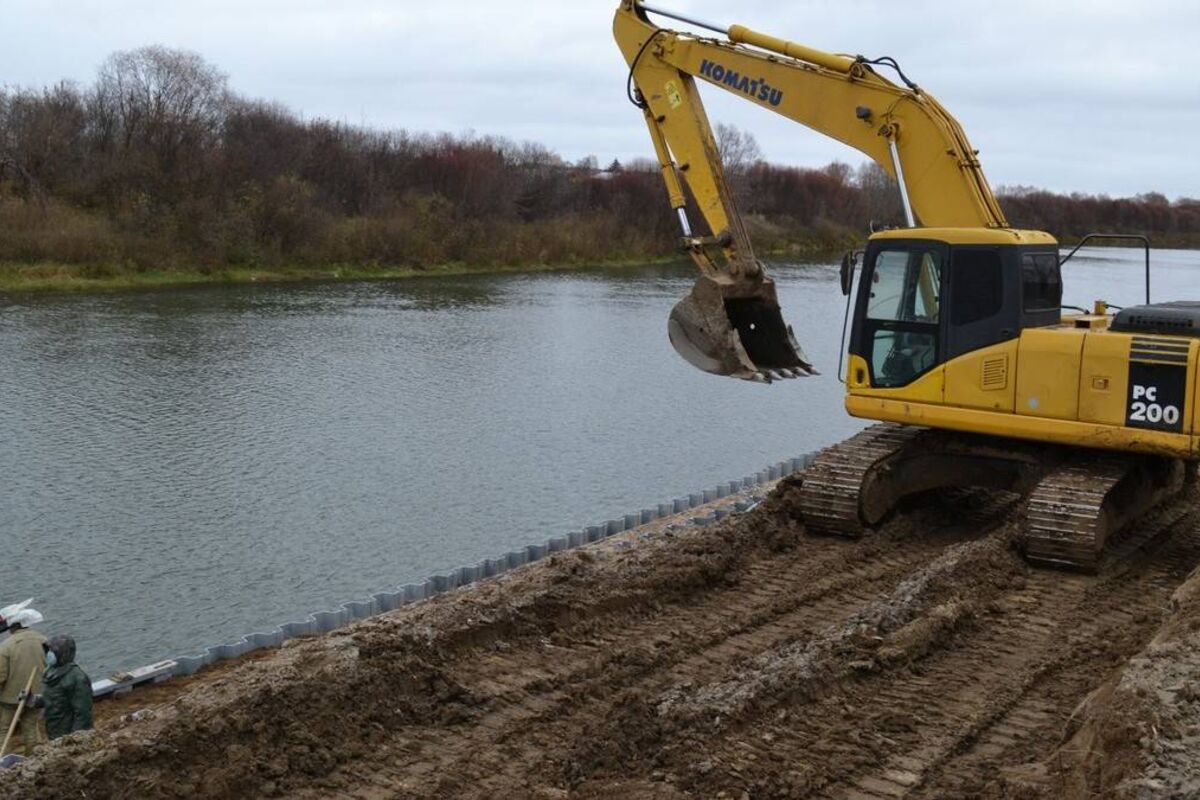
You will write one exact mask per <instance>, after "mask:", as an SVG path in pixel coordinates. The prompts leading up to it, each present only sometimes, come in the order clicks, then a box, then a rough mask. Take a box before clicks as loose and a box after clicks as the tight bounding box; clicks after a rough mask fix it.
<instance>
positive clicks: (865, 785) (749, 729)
mask: <svg viewBox="0 0 1200 800" xmlns="http://www.w3.org/2000/svg"><path fill="white" fill-rule="evenodd" d="M1170 528H1171V530H1172V531H1173V532H1174V536H1172V537H1171V538H1169V539H1166V540H1165V541H1164V540H1163V537H1158V538H1157V539H1156V540H1155V541H1153V542H1151V543H1150V546H1149V548H1148V550H1146V551H1143V552H1135V553H1134V554H1133V556H1132V560H1131V561H1128V562H1117V563H1114V564H1110V565H1109V567H1108V568H1107V569H1106V570H1105V572H1104V573H1103V574H1102V575H1100V576H1098V577H1088V576H1078V575H1070V574H1064V573H1058V572H1045V571H1032V572H1029V573H1028V577H1027V578H1026V579H1025V581H1024V582H1023V585H1021V586H1019V587H1018V588H1016V589H1014V590H1013V591H1011V592H1006V593H1004V594H1003V595H1002V596H1000V597H998V598H995V599H993V600H991V601H989V602H988V603H987V604H986V607H985V608H982V609H980V614H981V616H980V617H979V618H977V619H976V620H975V624H974V625H973V626H972V627H970V628H968V629H967V630H966V631H962V632H959V633H957V634H956V635H953V636H951V637H949V638H948V639H947V640H945V641H943V642H940V643H939V649H938V650H935V651H934V652H931V653H929V654H926V655H925V656H924V657H923V658H922V659H921V660H920V661H919V662H916V663H915V664H914V665H913V668H912V669H910V670H901V671H898V672H890V673H889V672H886V671H884V672H876V673H871V672H867V673H864V674H862V675H861V676H858V677H854V678H851V679H850V680H849V681H848V682H847V684H846V685H844V686H841V687H838V689H837V690H836V691H835V692H834V694H833V695H832V696H830V697H828V698H825V699H823V700H819V701H817V702H815V703H813V704H811V705H809V706H808V707H805V708H802V709H800V711H801V712H802V713H801V714H800V715H799V716H798V719H797V721H795V722H792V723H791V724H787V723H786V722H785V723H783V724H780V723H779V722H777V721H775V720H772V718H771V715H770V714H763V713H760V714H758V715H757V716H755V717H753V718H752V719H751V720H750V721H749V722H748V724H747V725H745V726H742V727H740V728H739V729H737V730H734V731H730V732H728V733H727V734H724V735H723V736H722V741H721V742H720V743H718V744H717V746H715V747H711V746H710V747H709V748H708V751H709V756H710V757H709V759H708V760H707V761H706V762H705V765H706V767H707V770H706V772H707V774H706V775H704V776H694V777H693V778H692V780H689V781H688V782H687V783H686V784H685V785H686V786H687V787H688V788H689V789H691V790H698V789H699V787H700V786H702V785H704V783H707V784H708V785H710V786H711V785H713V783H714V782H716V785H717V786H719V787H720V788H721V789H723V790H725V791H726V792H727V793H729V795H730V796H738V793H739V792H742V791H746V792H748V793H749V794H750V795H751V796H752V797H776V796H778V797H786V796H810V795H811V796H821V797H829V798H851V799H857V800H862V799H863V798H866V799H868V800H878V798H885V799H886V798H899V797H909V796H919V797H929V798H936V797H950V796H982V793H983V792H984V791H985V790H987V789H988V787H993V788H994V787H995V786H996V783H997V781H996V776H997V770H998V766H1000V765H1011V766H1019V765H1021V764H1023V763H1025V762H1027V761H1031V760H1035V759H1038V758H1040V757H1045V756H1046V755H1047V754H1048V753H1049V752H1050V751H1051V750H1052V749H1053V747H1054V745H1055V744H1056V743H1057V742H1058V741H1059V739H1060V738H1061V735H1062V732H1063V727H1064V726H1065V724H1066V722H1067V718H1068V716H1069V714H1070V712H1071V710H1072V709H1073V708H1074V707H1075V704H1076V703H1077V702H1078V701H1079V700H1080V699H1082V697H1083V696H1084V695H1085V694H1086V693H1087V692H1088V691H1089V690H1090V689H1091V688H1092V687H1093V686H1094V685H1095V684H1096V683H1097V682H1099V681H1100V680H1101V679H1102V678H1103V676H1104V675H1105V674H1107V673H1108V672H1109V671H1110V670H1111V669H1112V668H1113V667H1115V666H1116V665H1117V664H1119V663H1120V662H1121V661H1122V660H1123V659H1124V658H1126V657H1128V656H1129V655H1131V654H1132V653H1134V652H1136V651H1137V650H1138V649H1139V648H1140V647H1141V646H1142V645H1143V644H1144V642H1145V641H1146V640H1147V639H1148V638H1149V637H1150V636H1151V635H1152V634H1153V631H1154V629H1155V628H1156V626H1157V623H1158V622H1159V620H1160V619H1161V618H1162V615H1163V614H1164V613H1165V610H1166V607H1167V604H1168V602H1169V598H1170V595H1171V592H1172V591H1173V590H1174V588H1175V587H1176V586H1177V585H1178V584H1179V583H1181V582H1182V581H1183V580H1184V579H1185V578H1186V576H1187V575H1188V573H1189V572H1190V571H1191V569H1193V568H1194V567H1195V566H1196V565H1197V562H1198V561H1200V536H1197V517H1196V516H1195V515H1194V514H1190V515H1188V516H1186V517H1184V518H1183V519H1181V520H1178V521H1176V522H1174V523H1173V524H1171V525H1170ZM770 710H772V709H768V711H770ZM794 710H795V706H792V707H791V708H789V709H787V710H784V711H782V712H781V713H782V714H783V715H788V714H791V713H792V712H793V711H794ZM792 716H797V715H795V714H792ZM814 755H815V756H816V758H814ZM1027 772H1029V770H1027ZM701 777H703V783H702V781H701ZM1032 777H1034V778H1038V777H1040V776H1038V775H1036V774H1034V775H1033V776H1032ZM1045 788H1046V790H1047V791H1048V792H1049V795H1048V796H1054V787H1050V786H1047V787H1045ZM997 796H1000V795H997Z"/></svg>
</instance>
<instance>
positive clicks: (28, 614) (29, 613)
mask: <svg viewBox="0 0 1200 800" xmlns="http://www.w3.org/2000/svg"><path fill="white" fill-rule="evenodd" d="M44 619H45V617H43V616H42V612H40V611H38V610H37V609H36V608H25V607H22V608H21V610H20V611H17V612H16V613H15V614H12V615H10V616H6V617H5V618H4V621H5V622H7V623H8V624H9V625H10V626H12V625H20V626H21V627H24V628H28V627H29V626H30V625H37V624H38V623H39V622H41V621H42V620H44Z"/></svg>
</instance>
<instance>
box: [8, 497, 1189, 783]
mask: <svg viewBox="0 0 1200 800" xmlns="http://www.w3.org/2000/svg"><path fill="white" fill-rule="evenodd" d="M797 495H798V491H797V483H796V481H784V482H782V483H781V484H780V486H779V488H778V489H777V491H776V492H775V493H774V494H773V495H772V496H771V497H770V498H768V500H767V501H765V502H764V503H763V504H762V505H760V506H759V507H758V508H757V509H755V510H754V511H752V512H750V513H748V514H744V515H738V516H735V517H732V518H730V519H729V520H727V521H724V522H722V523H720V524H717V525H713V526H710V527H706V528H688V529H686V530H664V531H662V532H660V533H658V534H656V535H655V536H653V537H650V538H647V539H644V540H642V541H639V542H638V543H637V544H636V545H632V546H618V544H616V543H613V542H608V543H604V544H602V545H600V546H596V547H589V548H584V549H581V550H576V551H571V552H569V553H565V554H558V555H555V556H553V557H551V558H549V559H546V560H545V561H543V562H539V563H538V564H534V565H531V566H529V567H526V568H523V569H521V570H517V571H515V572H513V573H510V574H507V575H505V576H503V577H502V578H500V579H497V580H494V581H489V582H486V583H483V584H480V585H478V586H475V587H472V588H469V589H464V590H460V591H457V592H454V593H450V594H447V595H443V596H439V597H438V598H436V599H434V600H431V601H429V602H426V603H422V604H419V605H416V606H411V607H407V608H405V609H402V610H399V611H396V612H393V613H390V614H387V615H384V616H381V617H378V618H375V619H372V620H368V621H365V622H362V623H359V624H357V625H355V626H352V627H350V628H347V629H344V630H342V631H338V632H336V633H334V634H331V635H328V636H324V637H317V638H313V639H307V640H299V641H295V642H292V643H289V644H288V645H287V646H285V647H283V648H281V649H280V650H278V651H276V652H273V653H270V654H268V655H265V656H261V657H258V658H255V659H253V660H248V661H246V662H244V663H239V664H237V665H235V666H232V667H227V668H224V669H222V670H220V671H216V672H211V673H207V672H206V673H201V674H200V675H199V676H197V677H196V678H195V679H193V680H191V681H188V682H184V683H181V684H178V685H177V687H176V689H177V691H173V690H172V689H171V688H170V685H167V686H164V687H162V688H161V689H155V690H154V695H153V697H152V707H151V708H150V709H149V713H146V714H141V715H138V719H136V720H134V719H126V721H121V718H120V717H119V716H118V715H117V714H116V713H112V714H109V715H107V720H108V721H109V722H108V727H107V729H106V730H104V731H101V732H97V733H94V734H91V735H86V736H76V737H70V738H68V739H66V740H62V741H60V742H58V743H55V744H53V745H51V746H48V747H47V748H45V751H44V752H43V753H42V754H40V755H39V756H38V757H36V758H34V759H31V760H29V761H28V762H26V763H25V764H23V765H21V766H20V767H18V768H16V769H14V770H11V771H9V772H8V773H6V774H4V775H2V776H0V797H13V798H16V797H21V798H31V797H47V798H50V797H54V798H58V797H64V796H67V797H69V796H78V795H81V794H82V795H83V796H106V797H185V796H186V797H195V796H202V797H230V798H232V797H246V796H255V795H261V796H284V795H286V796H289V797H291V796H295V797H326V796H329V795H331V794H339V795H349V796H355V797H398V798H409V797H412V798H418V797H430V798H433V797H439V798H440V797H467V798H471V797H478V798H483V797H493V796H514V797H537V798H565V797H572V798H600V797H612V796H624V797H633V798H640V797H645V798H650V797H655V798H675V797H679V798H684V797H726V798H741V797H747V796H748V797H754V798H761V797H768V798H769V797H802V796H809V795H821V796H828V797H859V798H862V797H867V798H870V797H882V798H892V797H903V796H912V797H946V796H962V797H970V796H977V797H983V796H1019V795H1020V794H1032V795H1034V796H1039V795H1040V796H1046V797H1052V796H1056V795H1055V794H1054V793H1053V792H1054V791H1056V787H1062V786H1064V785H1065V783H1064V781H1065V780H1066V776H1068V775H1071V774H1074V773H1072V772H1071V771H1070V770H1064V771H1061V772H1054V771H1053V770H1051V769H1050V768H1048V767H1045V766H1038V765H1037V762H1039V761H1041V760H1042V759H1044V758H1045V757H1046V755H1047V754H1048V753H1051V752H1053V751H1054V750H1055V748H1056V747H1058V746H1059V745H1060V744H1061V742H1062V735H1063V732H1064V730H1066V729H1067V725H1068V722H1069V721H1070V714H1071V711H1072V709H1074V708H1075V707H1076V706H1077V705H1078V704H1079V703H1080V701H1081V700H1082V699H1083V698H1084V697H1086V696H1087V695H1088V694H1089V692H1092V691H1093V690H1095V689H1096V687H1097V686H1100V685H1101V684H1102V683H1103V682H1104V681H1105V679H1106V678H1108V677H1109V676H1110V675H1111V674H1112V671H1113V670H1114V669H1115V668H1118V667H1120V666H1121V665H1122V664H1124V663H1125V662H1126V660H1127V659H1128V658H1129V657H1130V656H1132V655H1134V654H1135V653H1138V652H1139V651H1141V650H1143V648H1145V647H1146V646H1147V643H1148V642H1149V641H1150V639H1151V637H1153V636H1154V635H1155V633H1156V631H1157V630H1158V625H1159V623H1160V621H1161V620H1162V619H1163V616H1164V613H1165V612H1164V611H1163V609H1164V608H1165V607H1166V606H1167V604H1168V601H1169V598H1170V597H1171V595H1172V592H1173V591H1174V590H1175V589H1176V588H1177V587H1179V585H1180V584H1181V583H1182V582H1183V580H1184V578H1185V577H1186V575H1187V574H1188V573H1189V572H1190V571H1191V570H1192V569H1193V568H1195V567H1196V566H1197V564H1200V531H1198V530H1197V524H1196V518H1195V517H1194V516H1193V515H1191V514H1188V515H1187V516H1183V517H1176V518H1175V519H1174V521H1172V522H1170V523H1169V524H1164V527H1163V531H1162V535H1159V536H1152V537H1148V538H1146V539H1145V541H1144V543H1143V544H1142V545H1140V546H1139V547H1138V548H1136V549H1134V550H1133V551H1132V552H1130V553H1128V554H1127V557H1126V558H1124V559H1123V560H1122V561H1121V562H1120V563H1119V564H1116V565H1113V566H1111V567H1109V568H1106V570H1105V571H1103V572H1101V574H1100V575H1097V576H1078V575H1064V574H1061V573H1055V572H1044V571H1030V570H1029V569H1028V568H1027V567H1026V566H1025V565H1024V563H1023V562H1022V560H1021V559H1020V557H1019V556H1018V554H1017V553H1016V552H1015V551H1014V549H1013V546H1012V542H1011V527H1009V526H1008V525H1007V524H1006V522H1005V520H1006V519H1007V517H1008V516H1009V515H1010V511H1011V498H1005V497H1002V496H993V495H984V494H981V493H962V492H959V493H944V494H942V495H938V496H935V497H932V498H924V499H923V501H922V502H921V503H919V504H913V505H911V506H910V507H908V508H907V509H905V510H904V513H902V514H900V515H898V517H897V518H896V519H895V520H894V521H893V522H891V523H889V524H888V525H887V526H885V527H884V529H883V530H881V531H879V532H878V533H876V534H873V535H871V536H868V537H865V538H863V539H861V540H842V539H832V538H820V537H811V536H808V535H806V534H805V532H804V530H803V528H802V526H800V525H798V524H797V523H796V522H795V518H796V514H795V511H796V509H795V503H796V502H797ZM1181 602H1182V601H1181ZM1189 602H1190V601H1189ZM1164 630H1166V629H1164ZM1189 631H1190V629H1189ZM1189 635H1190V634H1189ZM1190 645H1191V643H1190V642H1187V643H1182V644H1180V645H1179V646H1180V647H1183V648H1185V649H1186V648H1187V647H1190ZM1192 652H1194V651H1192ZM1180 658H1181V653H1179V652H1175V653H1174V654H1173V655H1172V654H1168V655H1167V656H1164V659H1165V660H1166V661H1172V660H1180ZM1183 660H1185V661H1186V659H1183ZM1164 663H1165V661H1164ZM1188 674H1190V673H1188ZM1155 675H1156V676H1157V677H1155V678H1154V679H1155V680H1156V681H1158V683H1156V684H1154V685H1155V686H1159V685H1168V684H1169V685H1171V686H1173V685H1174V684H1173V683H1172V681H1175V680H1176V678H1179V679H1180V680H1185V681H1186V680H1188V678H1186V676H1183V675H1182V673H1180V674H1178V675H1177V674H1176V673H1173V672H1169V671H1168V670H1164V669H1160V670H1159V671H1158V672H1156V673H1155ZM1148 679H1149V678H1148ZM1172 691H1175V692H1176V694H1175V696H1174V697H1173V698H1170V699H1169V700H1164V701H1163V702H1164V703H1166V704H1167V705H1168V706H1171V705H1172V704H1173V703H1175V702H1176V701H1179V702H1182V701H1183V700H1185V699H1186V697H1187V696H1188V695H1186V692H1187V691H1190V690H1187V689H1182V688H1181V689H1176V690H1172ZM1114 696H1115V694H1114ZM145 697H147V698H150V697H151V696H149V695H147V696H145ZM122 702H125V703H133V702H136V695H135V696H134V697H132V698H130V700H128V701H122ZM146 702H147V703H151V700H147V701H146ZM1085 717H1086V714H1085ZM1190 724H1191V720H1190V717H1189V718H1187V719H1186V720H1183V719H1181V720H1180V721H1179V725H1180V730H1181V731H1183V732H1184V734H1185V735H1187V736H1190V735H1191V733H1189V730H1190V729H1189V728H1188V725H1190ZM1078 727H1079V730H1080V731H1083V730H1085V729H1086V728H1087V723H1086V722H1081V723H1078ZM1105 747H1107V745H1106V746H1105ZM1101 750H1103V752H1106V753H1107V752H1110V751H1111V750H1112V748H1111V747H1108V749H1104V748H1100V749H1097V751H1096V752H1101ZM1139 763H1140V762H1139ZM1162 765H1163V769H1167V770H1174V769H1176V766H1177V765H1176V764H1175V762H1170V763H1168V762H1166V761H1163V762H1162ZM1088 769H1091V766H1090V763H1089V766H1088ZM1147 769H1148V768H1147ZM1080 770H1083V767H1082V766H1081V767H1080ZM1080 770H1076V772H1079V771H1080ZM1139 770H1141V771H1140V772H1138V773H1137V774H1139V775H1146V776H1149V775H1150V773H1149V772H1147V771H1146V769H1142V768H1141V767H1139ZM1129 774H1131V775H1132V774H1133V773H1129ZM997 775H1003V776H1005V779H1004V781H1002V782H998V781H997ZM1123 779H1124V778H1123ZM997 792H999V793H1001V794H996V793H997Z"/></svg>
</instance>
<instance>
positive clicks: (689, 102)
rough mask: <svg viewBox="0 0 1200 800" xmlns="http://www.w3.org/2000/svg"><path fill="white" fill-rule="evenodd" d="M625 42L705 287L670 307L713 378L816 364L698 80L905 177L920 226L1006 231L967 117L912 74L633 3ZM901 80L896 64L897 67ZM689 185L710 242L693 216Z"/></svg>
mask: <svg viewBox="0 0 1200 800" xmlns="http://www.w3.org/2000/svg"><path fill="white" fill-rule="evenodd" d="M647 12H651V13H656V14H661V15H664V16H671V17H674V18H676V19H680V20H682V21H685V22H689V23H692V24H694V25H698V26H700V27H704V28H708V29H710V30H713V31H714V32H717V33H720V34H723V36H724V38H721V39H711V38H702V37H700V36H697V35H694V34H690V33H681V32H677V31H672V30H668V29H665V28H659V27H657V26H656V25H654V24H653V23H652V22H650V20H649V18H648V17H647ZM613 31H614V35H615V37H616V40H617V44H618V45H619V46H620V48H621V52H622V53H623V54H624V56H625V60H626V62H627V63H628V64H629V65H630V76H629V77H630V86H631V92H630V95H631V99H632V100H633V101H634V102H635V103H636V104H637V105H639V106H640V107H641V110H642V113H643V116H644V117H645V121H646V125H647V127H648V129H649V131H650V137H651V140H652V141H653V142H654V148H655V153H656V155H657V157H658V161H659V164H660V166H661V168H662V174H663V178H664V180H665V182H666V185H667V192H668V196H669V198H670V203H671V206H672V207H673V208H674V209H676V212H677V213H678V215H679V217H680V221H681V225H682V227H683V234H684V245H685V247H686V248H687V250H688V252H689V253H690V254H691V256H692V257H693V259H694V260H695V261H696V263H697V266H698V267H699V268H700V272H701V275H700V278H699V280H698V281H697V284H696V287H695V288H694V289H693V291H692V293H691V294H690V295H689V296H688V297H687V298H685V299H684V300H683V301H681V302H680V303H679V305H677V306H676V308H675V309H674V310H673V311H672V314H671V320H670V323H669V328H668V330H669V333H670V336H671V342H672V344H673V345H674V346H675V349H676V350H677V351H679V353H680V354H681V355H682V356H683V357H684V358H686V359H687V360H688V361H689V362H691V363H692V364H693V365H695V366H697V367H699V368H700V369H703V370H705V371H707V372H712V373H715V374H720V375H731V376H734V377H739V378H746V379H752V380H765V381H770V380H771V379H773V378H781V377H799V376H801V375H806V374H809V373H810V372H812V371H813V369H812V365H811V363H810V362H809V360H808V358H807V357H806V356H805V355H804V353H803V351H802V350H801V349H800V348H799V346H798V345H797V344H796V342H795V339H794V338H793V337H792V335H791V329H790V328H789V327H788V326H787V325H786V324H785V323H784V322H783V318H782V315H781V314H780V311H779V304H778V301H777V299H776V296H775V289H774V285H773V283H772V282H771V280H770V278H768V277H767V276H766V275H765V274H764V272H763V270H762V267H761V265H760V264H759V263H758V262H757V261H756V260H755V258H754V254H753V250H752V248H751V244H750V240H749V237H748V236H747V234H746V231H745V228H744V226H743V224H742V221H741V217H740V216H739V215H738V212H737V209H736V206H735V203H734V200H733V195H732V192H730V190H729V187H728V185H727V183H726V180H725V177H724V174H723V171H722V168H721V160H720V157H719V155H718V152H717V144H716V141H715V139H714V137H713V133H712V129H711V126H710V125H709V122H708V118H707V116H706V114H705V111H704V105H703V103H702V102H701V100H700V96H699V93H698V91H697V80H700V81H704V82H707V83H710V84H713V85H715V86H718V87H720V88H722V89H724V90H726V91H728V92H730V93H732V94H734V95H737V96H739V97H742V98H744V99H746V100H748V101H750V102H753V103H755V104H756V105H760V106H762V107H764V108H767V109H769V110H771V111H774V112H776V113H778V114H782V115H783V116H785V117H787V118H789V119H792V120H794V121H796V122H799V123H801V124H803V125H805V126H807V127H809V128H812V129H813V130H816V131H818V132H819V133H823V134H825V135H827V136H830V137H832V138H834V139H837V140H838V141H841V142H843V143H845V144H848V145H850V146H851V147H854V148H855V149H857V150H859V151H861V152H863V153H865V154H866V155H867V156H869V157H870V158H871V159H872V160H874V161H875V162H876V163H878V164H879V165H880V166H882V167H883V168H884V169H885V170H886V171H887V172H888V173H889V174H890V175H892V176H893V177H894V178H895V179H896V180H897V182H898V184H899V186H900V188H901V193H902V195H903V198H904V203H905V213H906V216H907V218H908V224H909V225H910V226H913V225H915V224H917V220H920V222H921V223H922V224H923V225H926V226H937V227H974V228H1003V227H1007V224H1008V223H1007V222H1006V221H1005V219H1004V214H1003V212H1002V211H1001V210H1000V206H999V204H998V203H997V201H996V198H995V196H994V195H993V194H992V191H991V188H990V187H989V186H988V183H987V179H986V178H985V177H984V175H983V171H982V169H981V168H980V165H979V160H978V158H977V157H976V152H975V150H973V149H972V148H971V145H970V143H969V142H968V141H967V137H966V134H965V133H964V132H963V130H962V128H961V127H960V126H959V124H958V122H957V121H956V120H955V119H954V118H953V117H952V116H950V115H949V114H948V113H947V112H946V110H945V109H944V108H942V106H941V105H940V104H939V103H938V102H937V101H936V100H934V99H933V97H931V96H930V95H928V94H927V93H925V92H924V91H922V90H921V89H920V88H919V87H917V86H916V85H915V84H912V83H910V82H908V81H907V79H905V78H904V77H903V75H902V74H901V79H902V81H904V85H897V84H895V83H893V82H891V81H890V80H888V79H886V78H884V77H883V76H882V75H880V74H879V73H878V72H876V71H875V69H874V68H873V66H874V65H878V64H881V63H882V64H885V65H888V66H892V67H895V63H894V62H892V61H891V60H890V59H878V60H876V61H875V62H868V61H867V60H866V59H864V58H862V57H861V56H860V57H851V56H844V55H833V54H830V53H824V52H821V51H819V50H814V49H812V48H810V47H806V46H804V45H800V44H796V43H794V42H788V41H785V40H783V39H778V38H775V37H773V36H768V35H766V34H762V33H758V32H756V31H752V30H750V29H748V28H745V27H743V26H740V25H733V26H730V27H727V28H725V27H720V26H715V25H710V24H708V23H704V22H701V21H698V20H692V19H688V18H686V17H682V16H679V15H676V14H672V13H670V12H665V11H662V10H659V9H652V8H650V7H648V6H646V5H644V4H642V3H640V2H636V0H624V1H623V2H622V3H621V6H620V7H619V8H618V10H617V13H616V17H615V19H614V24H613ZM895 68H896V71H897V73H899V69H898V67H895ZM684 184H686V186H687V188H688V190H690V192H691V195H692V198H693V199H694V200H695V202H696V206H697V208H698V209H699V211H700V214H701V215H702V216H703V217H704V221H705V222H706V223H707V227H708V230H709V232H710V235H703V236H697V235H695V234H694V233H693V231H692V226H691V223H690V221H689V220H688V218H687V210H686V198H685V195H684V191H683V185H684Z"/></svg>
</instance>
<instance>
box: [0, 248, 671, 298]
mask: <svg viewBox="0 0 1200 800" xmlns="http://www.w3.org/2000/svg"><path fill="white" fill-rule="evenodd" d="M682 263H686V259H684V258H681V257H679V256H670V257H666V256H660V257H652V256H651V257H646V258H639V259H620V260H611V261H586V262H584V261H580V262H568V263H560V264H523V265H520V266H489V265H468V264H455V263H450V264H441V265H438V266H435V267H429V268H425V269H416V268H413V267H379V268H371V267H362V266H357V265H336V264H334V265H329V266H327V267H324V268H315V267H275V268H261V269H259V268H228V269H221V270H213V271H208V272H205V271H201V270H195V269H191V270H147V271H143V272H137V271H124V272H122V271H117V270H120V269H122V268H119V267H111V266H100V267H97V266H96V265H86V264H61V263H53V262H51V263H46V262H42V263H33V264H20V263H12V262H8V263H0V294H14V295H16V294H38V295H41V294H108V293H115V292H128V291H145V290H153V289H175V288H191V287H196V286H221V285H248V284H277V283H318V282H325V283H327V282H341V281H372V280H407V279H409V278H423V277H454V276H460V275H501V274H534V273H541V272H583V271H586V270H594V269H604V270H611V269H627V268H633V267H646V266H662V265H669V264H682ZM108 271H112V274H105V273H106V272H108ZM97 273H100V274H99V275H97Z"/></svg>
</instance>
